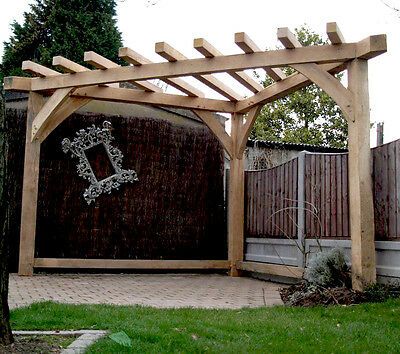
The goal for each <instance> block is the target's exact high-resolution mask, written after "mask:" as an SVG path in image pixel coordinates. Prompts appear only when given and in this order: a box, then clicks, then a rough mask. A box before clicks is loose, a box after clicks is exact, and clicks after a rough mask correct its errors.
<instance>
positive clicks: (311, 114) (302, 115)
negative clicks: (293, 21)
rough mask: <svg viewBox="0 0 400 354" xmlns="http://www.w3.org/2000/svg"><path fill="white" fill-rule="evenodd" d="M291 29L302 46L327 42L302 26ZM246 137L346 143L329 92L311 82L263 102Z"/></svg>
mask: <svg viewBox="0 0 400 354" xmlns="http://www.w3.org/2000/svg"><path fill="white" fill-rule="evenodd" d="M295 33H296V36H297V38H298V40H299V42H300V43H301V44H302V45H303V46H309V45H322V44H326V43H327V40H324V39H323V38H322V37H321V36H320V35H318V34H316V33H315V32H313V31H311V30H310V29H309V28H307V27H306V26H301V27H300V28H297V29H296V30H295ZM283 71H284V72H285V74H286V75H291V74H293V73H294V72H295V71H294V70H293V69H292V68H290V67H289V68H284V69H283ZM338 78H339V79H340V78H341V75H339V76H338ZM272 83H273V81H272V79H271V78H269V77H267V78H266V79H265V80H264V81H263V82H262V84H263V85H264V87H267V86H268V85H270V84H272ZM250 138H252V139H259V140H271V141H281V142H290V143H303V144H314V145H325V146H330V147H346V145H347V122H346V120H345V118H344V116H343V114H342V112H341V110H340V108H339V107H338V106H337V105H336V103H335V102H334V101H333V100H332V99H331V98H330V97H329V95H328V94H326V93H325V92H324V91H322V90H321V89H320V88H319V87H317V86H316V85H314V84H313V85H310V86H308V87H305V88H302V89H300V90H298V91H296V92H294V93H292V94H290V95H288V96H286V97H283V98H281V99H278V100H277V101H275V102H272V103H269V104H266V105H265V106H264V107H263V109H262V111H261V113H260V115H259V117H258V118H257V121H256V123H255V125H254V127H253V130H252V132H251V135H250Z"/></svg>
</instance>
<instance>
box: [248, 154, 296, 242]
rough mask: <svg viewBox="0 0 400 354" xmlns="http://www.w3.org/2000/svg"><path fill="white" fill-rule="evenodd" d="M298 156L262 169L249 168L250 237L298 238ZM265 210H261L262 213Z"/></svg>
mask: <svg viewBox="0 0 400 354" xmlns="http://www.w3.org/2000/svg"><path fill="white" fill-rule="evenodd" d="M297 165H298V161H297V159H293V160H291V161H289V162H287V163H285V164H283V165H281V166H278V167H275V168H271V169H269V170H261V171H247V172H246V178H245V184H246V187H245V200H246V202H245V203H246V204H245V219H246V220H245V223H246V236H247V237H296V236H297V235H296V232H297V228H296V223H297V210H296V205H297V195H296V193H297ZM260 211H262V212H260Z"/></svg>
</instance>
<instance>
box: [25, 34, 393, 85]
mask: <svg viewBox="0 0 400 354" xmlns="http://www.w3.org/2000/svg"><path fill="white" fill-rule="evenodd" d="M385 51H386V36H385V35H379V36H372V37H369V38H367V39H366V40H364V41H361V42H360V43H359V44H357V43H345V44H338V45H334V46H333V45H325V46H311V47H303V48H296V49H292V50H287V49H280V50H273V51H267V52H259V53H253V54H235V55H228V56H223V57H215V58H210V59H209V58H200V59H187V60H181V61H178V62H175V63H174V62H172V63H170V62H167V63H156V64H146V65H142V66H138V67H137V66H133V67H129V66H128V67H117V68H112V69H106V70H93V71H90V72H82V73H76V74H62V75H59V76H56V77H45V78H35V79H32V90H33V91H41V90H49V89H57V88H64V87H82V86H91V85H98V84H107V83H112V82H120V81H127V80H128V81H129V80H147V79H159V78H161V79H162V78H166V77H178V76H193V75H200V74H207V73H214V72H226V71H240V70H245V69H255V68H260V67H263V66H265V65H266V64H268V66H270V67H280V66H287V65H291V64H298V63H332V62H333V63H335V62H344V61H348V60H351V59H354V58H356V57H362V58H365V57H369V58H371V57H373V56H376V55H379V54H381V53H383V52H385Z"/></svg>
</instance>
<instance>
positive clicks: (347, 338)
mask: <svg viewBox="0 0 400 354" xmlns="http://www.w3.org/2000/svg"><path fill="white" fill-rule="evenodd" d="M11 320H12V327H13V329H14V330H17V329H19V330H22V329H25V330H33V329H37V330H51V329H53V330H56V329H59V330H61V329H107V330H109V331H110V332H111V333H113V332H119V331H124V332H126V333H127V334H128V336H129V337H130V338H131V339H132V348H126V347H122V346H121V345H119V344H117V343H115V342H113V341H112V340H110V339H109V338H105V339H103V340H101V341H99V342H98V343H96V344H95V345H94V346H92V347H91V348H90V350H89V352H90V353H115V352H118V353H121V352H137V353H161V352H162V353H173V352H176V353H177V352H179V353H200V352H211V353H249V352H251V353H282V352H289V353H311V352H312V353H315V352H319V353H399V352H400V300H390V301H387V302H385V303H377V304H363V305H357V306H349V307H329V308H323V307H317V308H311V309H305V308H286V307H280V306H278V307H273V308H257V309H241V310H196V309H168V310H160V309H153V308H148V307H137V306H135V307H133V306H108V305H63V304H55V303H50V302H44V303H39V304H34V305H31V306H30V307H26V308H20V309H16V310H13V311H12V313H11Z"/></svg>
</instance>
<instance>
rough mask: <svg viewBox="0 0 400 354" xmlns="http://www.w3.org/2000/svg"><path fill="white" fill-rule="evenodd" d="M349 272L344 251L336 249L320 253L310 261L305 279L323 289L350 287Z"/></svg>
mask: <svg viewBox="0 0 400 354" xmlns="http://www.w3.org/2000/svg"><path fill="white" fill-rule="evenodd" d="M349 270H350V269H349V266H348V265H347V263H346V256H345V255H344V253H343V251H342V250H341V249H339V248H334V249H331V250H329V251H322V252H318V253H316V254H315V255H314V256H313V257H312V258H311V259H310V262H309V264H308V267H307V269H306V272H305V279H306V280H307V281H308V282H310V283H311V284H313V285H318V286H322V287H343V286H346V287H350V284H351V279H350V274H349Z"/></svg>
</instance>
